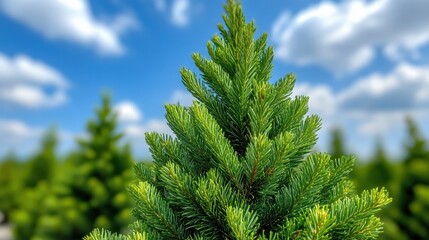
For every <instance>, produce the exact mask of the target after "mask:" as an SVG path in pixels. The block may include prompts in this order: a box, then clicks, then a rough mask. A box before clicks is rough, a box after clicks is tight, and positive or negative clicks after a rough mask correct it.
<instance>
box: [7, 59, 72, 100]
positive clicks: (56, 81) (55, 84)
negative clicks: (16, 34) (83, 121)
mask: <svg viewBox="0 0 429 240" xmlns="http://www.w3.org/2000/svg"><path fill="white" fill-rule="evenodd" d="M67 86H68V83H67V81H66V79H65V78H64V77H63V76H62V74H61V73H60V72H59V71H57V70H56V69H54V68H53V67H51V66H49V65H47V64H45V63H43V62H40V61H37V60H34V59H31V58H30V57H28V56H25V55H17V56H15V57H13V58H10V57H7V56H6V55H4V54H2V53H0V105H3V106H5V105H6V106H9V105H12V106H21V107H27V108H40V107H55V106H58V105H61V104H63V103H64V102H65V101H66V99H67V95H66V90H67Z"/></svg>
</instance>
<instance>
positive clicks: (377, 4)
mask: <svg viewBox="0 0 429 240" xmlns="http://www.w3.org/2000/svg"><path fill="white" fill-rule="evenodd" d="M427 9H429V1H425V0H396V1H390V0H374V1H366V0H353V1H342V2H338V3H336V2H330V1H322V2H320V3H318V4H317V5H313V6H310V7H309V8H307V9H304V10H302V11H300V12H298V13H297V14H295V15H291V14H290V13H288V12H285V13H283V14H282V15H280V16H279V18H278V19H277V20H276V22H275V23H274V24H273V28H272V33H273V41H274V42H275V48H276V56H277V57H278V58H280V59H282V60H284V61H287V62H292V63H296V64H299V65H309V64H315V65H321V66H323V67H325V68H327V69H329V70H332V71H334V72H336V73H342V74H343V73H349V72H354V71H357V70H359V69H361V68H363V67H365V66H367V65H368V64H369V63H370V62H371V60H373V59H374V57H375V56H376V53H377V49H378V48H380V49H382V50H383V51H384V53H385V56H387V57H388V58H390V59H392V60H401V59H403V58H406V57H418V55H419V54H418V53H419V52H418V51H419V49H420V48H421V47H422V46H424V45H427V44H428V42H429V14H427Z"/></svg>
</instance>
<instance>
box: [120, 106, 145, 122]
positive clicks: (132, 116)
mask: <svg viewBox="0 0 429 240" xmlns="http://www.w3.org/2000/svg"><path fill="white" fill-rule="evenodd" d="M114 110H115V111H116V112H117V113H118V119H119V121H121V122H138V121H140V120H141V118H142V114H141V113H140V110H139V108H138V107H137V105H136V104H135V103H133V102H131V101H122V102H120V103H118V104H116V106H115V107H114Z"/></svg>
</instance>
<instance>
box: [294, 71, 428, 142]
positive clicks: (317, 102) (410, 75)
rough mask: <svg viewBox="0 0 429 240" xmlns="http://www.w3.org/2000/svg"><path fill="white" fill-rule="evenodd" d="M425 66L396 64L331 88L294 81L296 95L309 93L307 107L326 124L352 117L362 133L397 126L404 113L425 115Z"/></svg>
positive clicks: (426, 101)
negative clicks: (296, 83) (339, 86)
mask: <svg viewBox="0 0 429 240" xmlns="http://www.w3.org/2000/svg"><path fill="white" fill-rule="evenodd" d="M428 69H429V66H413V65H410V64H407V63H402V64H398V66H397V67H396V68H395V69H393V70H392V71H391V72H389V73H386V74H372V75H369V76H366V77H363V78H361V79H358V80H357V81H355V82H354V83H353V84H351V85H350V86H349V87H347V88H345V89H343V90H340V91H337V92H335V91H334V90H333V89H332V88H331V87H329V86H326V85H314V86H312V85H309V84H301V85H297V86H296V89H295V92H294V93H295V94H296V95H307V96H310V103H309V106H310V111H311V113H316V114H319V115H321V116H322V117H323V118H324V120H325V121H326V122H329V124H333V123H338V122H341V121H343V122H345V121H350V120H352V121H354V122H356V123H357V129H358V131H359V132H360V133H362V134H371V133H383V132H388V131H390V130H392V129H394V128H395V127H398V126H399V125H400V124H402V122H403V118H404V116H405V115H414V116H420V117H422V116H425V115H426V116H429V109H428V106H429V97H428V95H429V70H428Z"/></svg>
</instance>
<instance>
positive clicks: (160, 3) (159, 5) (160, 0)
mask: <svg viewBox="0 0 429 240" xmlns="http://www.w3.org/2000/svg"><path fill="white" fill-rule="evenodd" d="M154 3H155V7H156V10H158V11H160V12H163V11H165V9H166V8H167V3H165V0H154Z"/></svg>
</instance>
